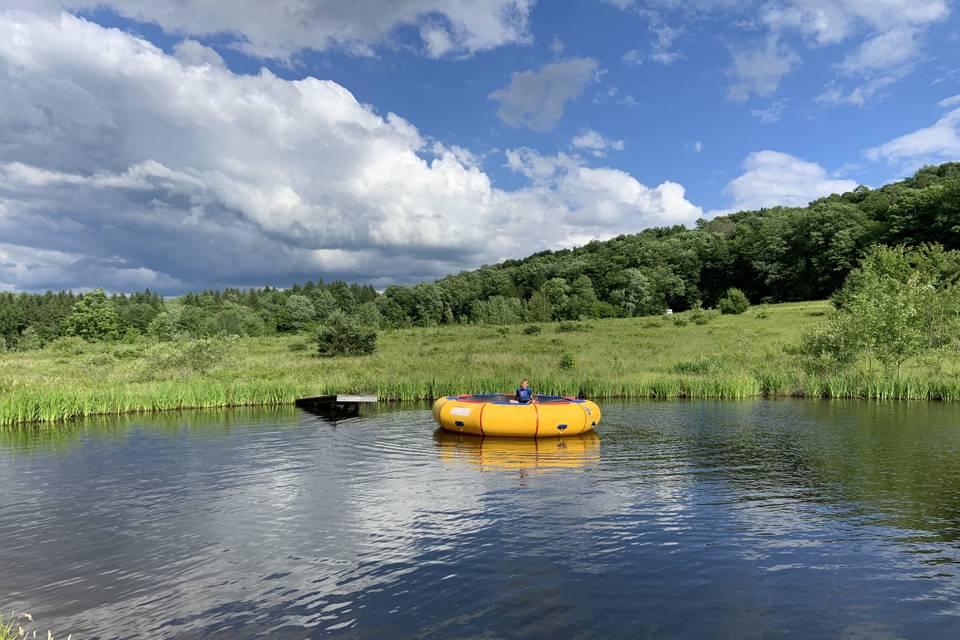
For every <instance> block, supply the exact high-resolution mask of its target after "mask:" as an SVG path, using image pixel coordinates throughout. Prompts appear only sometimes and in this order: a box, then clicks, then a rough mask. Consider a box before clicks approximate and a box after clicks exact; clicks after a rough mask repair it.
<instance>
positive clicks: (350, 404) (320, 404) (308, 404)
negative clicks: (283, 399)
mask: <svg viewBox="0 0 960 640" xmlns="http://www.w3.org/2000/svg"><path fill="white" fill-rule="evenodd" d="M377 402H378V398H377V396H364V395H357V394H352V393H338V394H336V395H333V396H310V397H309V398H297V399H296V400H294V404H295V405H296V406H298V407H300V408H301V409H304V410H306V411H309V412H310V413H315V414H318V415H332V416H355V415H359V413H360V406H361V405H365V404H367V405H369V404H377Z"/></svg>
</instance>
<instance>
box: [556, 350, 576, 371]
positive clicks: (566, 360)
mask: <svg viewBox="0 0 960 640" xmlns="http://www.w3.org/2000/svg"><path fill="white" fill-rule="evenodd" d="M576 364H577V361H576V359H575V358H574V357H573V354H572V353H570V352H569V351H564V352H563V354H561V356H560V362H558V363H557V366H559V367H560V368H561V369H563V370H565V371H566V370H568V369H573V368H574V367H575V366H576Z"/></svg>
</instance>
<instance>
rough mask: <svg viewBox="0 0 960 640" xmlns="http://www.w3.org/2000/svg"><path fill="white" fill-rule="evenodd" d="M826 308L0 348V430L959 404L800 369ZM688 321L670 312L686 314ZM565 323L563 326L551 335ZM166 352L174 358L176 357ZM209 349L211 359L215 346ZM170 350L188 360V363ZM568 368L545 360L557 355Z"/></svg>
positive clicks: (940, 362) (953, 394)
mask: <svg viewBox="0 0 960 640" xmlns="http://www.w3.org/2000/svg"><path fill="white" fill-rule="evenodd" d="M827 309H828V304H827V303H826V302H807V303H793V304H782V305H771V306H769V307H766V308H765V309H764V313H765V314H766V316H767V317H761V316H763V314H761V313H758V310H757V309H752V310H750V311H748V312H747V313H746V314H744V315H741V316H730V315H726V316H720V315H715V316H713V317H711V318H710V319H709V321H708V322H707V323H706V324H696V323H694V322H689V323H686V324H684V325H683V326H678V325H677V324H674V323H673V322H670V321H664V320H662V319H655V318H634V319H613V320H592V321H590V322H589V323H582V324H578V325H577V329H581V330H578V331H569V330H567V331H561V330H559V329H560V327H559V326H558V325H557V324H555V323H547V324H543V325H540V326H541V327H542V331H541V332H540V333H535V334H531V335H526V334H525V333H524V326H522V325H521V326H513V327H509V328H505V327H494V326H448V327H437V328H430V329H404V330H398V331H385V332H381V334H380V339H379V349H378V351H377V353H376V354H374V355H372V356H363V357H355V358H332V359H321V358H318V357H316V356H315V355H314V349H313V346H312V344H310V345H309V348H307V349H302V348H299V349H298V348H297V347H298V346H301V345H300V344H299V343H303V342H304V341H305V337H304V336H290V337H269V338H243V339H233V340H228V341H226V342H225V343H224V344H223V345H220V346H219V347H217V349H213V351H214V352H217V353H216V354H215V357H213V358H212V359H208V360H203V358H206V357H207V356H205V355H203V354H206V353H207V352H208V351H209V350H204V349H196V348H195V345H194V347H190V346H180V347H178V346H177V345H171V344H169V343H168V344H162V345H157V344H149V343H137V344H117V343H114V344H86V343H76V342H70V343H68V344H65V345H61V346H60V348H47V349H44V350H41V351H33V352H27V353H5V354H0V425H12V424H17V423H25V422H59V421H63V420H67V419H70V418H74V417H79V416H88V415H97V414H121V413H130V412H145V411H158V410H171V409H184V408H201V407H234V406H267V405H285V404H289V403H292V402H293V400H294V399H295V398H297V397H301V396H307V395H318V394H325V393H334V392H344V391H351V392H362V393H375V394H376V395H378V396H379V397H380V398H381V399H382V400H426V399H430V398H433V397H436V396H439V395H444V394H452V393H466V392H472V393H482V392H496V391H504V390H506V391H510V390H512V389H514V388H515V387H516V385H517V383H518V381H519V380H520V379H521V378H529V379H530V380H531V383H532V384H533V386H534V388H535V390H536V391H537V392H538V393H544V394H560V395H575V394H577V393H581V392H582V393H584V394H586V395H587V396H589V397H592V398H596V399H604V398H653V399H667V398H731V399H735V398H747V397H755V396H761V395H766V396H805V397H828V398H873V399H891V398H899V399H923V400H931V399H933V400H960V358H958V357H956V356H948V357H938V358H937V361H936V363H934V362H932V361H931V362H926V363H925V362H916V363H912V364H911V366H909V367H907V369H906V370H905V372H904V374H903V376H902V377H901V378H900V380H896V379H895V378H893V377H890V376H884V375H881V374H879V373H876V372H874V373H870V372H869V371H867V370H866V369H864V370H861V371H857V372H853V373H847V374H845V375H833V376H826V377H814V376H810V375H807V374H805V373H803V372H802V371H801V370H800V369H799V368H798V366H797V364H796V361H795V358H794V357H793V356H791V355H789V354H788V353H786V351H785V347H787V346H788V345H794V344H796V343H797V342H798V341H799V338H800V335H801V333H803V332H804V331H805V330H807V329H808V328H809V327H810V326H812V325H813V324H815V323H817V322H819V321H821V320H822V316H823V313H824V312H825V311H826V310H827ZM687 315H688V314H683V316H684V317H685V316H687ZM564 328H567V327H564ZM178 349H179V351H178ZM218 350H219V351H218ZM181 351H189V352H190V353H194V352H196V353H200V354H201V356H198V357H200V358H201V361H200V362H199V364H198V363H197V362H191V358H190V357H187V356H183V354H182V353H181ZM565 353H569V354H570V355H572V356H573V361H574V362H575V364H574V366H573V367H571V368H569V369H563V368H561V367H560V366H559V363H560V360H561V357H562V356H563V354H565Z"/></svg>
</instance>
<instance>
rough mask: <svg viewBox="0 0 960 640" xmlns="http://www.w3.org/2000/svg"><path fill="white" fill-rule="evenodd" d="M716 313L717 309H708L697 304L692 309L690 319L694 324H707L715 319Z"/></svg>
mask: <svg viewBox="0 0 960 640" xmlns="http://www.w3.org/2000/svg"><path fill="white" fill-rule="evenodd" d="M715 313H716V312H715V311H707V310H705V309H704V308H703V307H701V306H700V305H699V304H697V306H695V307H694V308H693V309H692V310H691V311H690V320H692V321H693V324H701V325H702V324H707V323H708V322H710V320H712V319H713V316H714V314H715Z"/></svg>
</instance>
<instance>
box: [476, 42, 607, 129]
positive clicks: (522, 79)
mask: <svg viewBox="0 0 960 640" xmlns="http://www.w3.org/2000/svg"><path fill="white" fill-rule="evenodd" d="M596 71H597V62H596V60H593V59H592V58H571V59H569V60H564V61H563V62H554V63H551V64H547V65H544V66H543V67H542V68H541V69H540V70H539V71H522V72H519V73H514V74H513V75H511V76H510V84H508V85H507V86H506V87H503V88H502V89H497V90H496V91H494V92H493V93H491V94H490V98H491V99H493V100H496V101H497V102H499V103H500V108H499V109H497V115H498V116H499V117H500V119H501V120H503V121H504V122H505V123H506V124H508V125H510V126H511V127H527V128H529V129H533V130H534V131H549V130H550V129H552V128H553V127H555V126H556V125H557V123H558V122H559V121H560V118H562V117H563V110H564V107H565V105H566V103H567V102H568V101H570V100H573V99H574V98H576V97H578V96H579V95H580V94H581V93H583V90H584V88H585V87H586V86H587V84H588V83H589V82H590V81H591V80H593V78H594V76H595V74H596Z"/></svg>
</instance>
